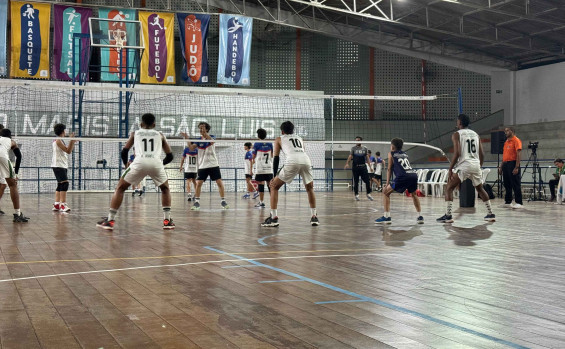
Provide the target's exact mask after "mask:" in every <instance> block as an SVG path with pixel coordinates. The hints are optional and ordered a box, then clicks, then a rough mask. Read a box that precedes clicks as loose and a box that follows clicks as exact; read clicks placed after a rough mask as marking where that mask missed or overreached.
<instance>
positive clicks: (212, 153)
mask: <svg viewBox="0 0 565 349" xmlns="http://www.w3.org/2000/svg"><path fill="white" fill-rule="evenodd" d="M198 129H199V130H200V139H201V141H200V142H192V143H190V145H189V148H190V149H191V150H194V149H198V176H197V178H196V193H195V196H194V204H193V205H192V207H191V208H190V209H191V210H192V211H198V210H200V193H201V191H202V184H204V182H205V181H206V180H207V179H208V177H210V179H211V180H213V181H215V182H216V185H217V186H218V191H219V192H220V199H221V201H220V205H221V206H222V208H223V209H228V208H230V206H229V205H228V203H227V202H226V198H225V197H224V182H222V173H221V171H220V164H219V163H218V157H217V156H216V145H215V143H214V142H213V141H214V139H215V137H214V135H211V134H209V132H210V129H211V127H210V125H209V124H208V123H206V122H201V123H199V124H198ZM181 135H182V136H183V137H184V138H189V137H188V134H186V133H184V132H183V133H181Z"/></svg>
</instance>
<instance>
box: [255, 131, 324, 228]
mask: <svg viewBox="0 0 565 349" xmlns="http://www.w3.org/2000/svg"><path fill="white" fill-rule="evenodd" d="M281 133H282V136H280V137H277V139H276V140H275V150H274V152H273V153H274V158H273V170H274V171H275V172H277V171H278V167H279V155H280V152H281V150H282V151H283V153H284V154H285V156H286V159H285V162H284V165H283V167H282V168H281V170H280V171H278V173H277V175H276V177H275V179H273V180H272V181H271V185H270V187H271V215H270V216H269V218H267V219H266V220H265V222H263V223H261V226H263V227H278V226H279V217H278V215H277V204H278V201H279V189H280V188H281V187H282V186H283V185H284V184H285V183H291V182H292V180H293V179H294V177H296V175H300V176H302V180H303V181H304V187H305V188H306V192H307V193H308V202H309V203H310V212H311V214H312V218H311V219H310V224H312V225H320V221H319V220H318V217H317V212H316V196H315V195H314V177H313V175H312V162H311V161H310V158H309V157H308V155H306V152H305V151H304V141H303V140H302V137H300V136H297V135H295V134H294V125H293V124H292V122H290V121H285V122H283V123H282V124H281Z"/></svg>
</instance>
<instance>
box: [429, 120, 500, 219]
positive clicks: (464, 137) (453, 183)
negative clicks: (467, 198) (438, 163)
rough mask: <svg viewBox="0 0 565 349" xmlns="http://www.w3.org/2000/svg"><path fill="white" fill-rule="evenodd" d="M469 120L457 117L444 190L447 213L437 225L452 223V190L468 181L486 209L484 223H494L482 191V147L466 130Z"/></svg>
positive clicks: (473, 135)
mask: <svg viewBox="0 0 565 349" xmlns="http://www.w3.org/2000/svg"><path fill="white" fill-rule="evenodd" d="M469 123H470V120H469V117H468V116H467V115H465V114H460V115H459V116H458V117H457V129H458V131H457V132H455V133H453V136H452V137H451V139H452V140H453V158H452V159H451V164H450V166H449V173H448V175H447V178H448V180H447V186H446V188H445V201H446V203H447V211H446V213H445V215H443V216H442V217H440V218H438V219H437V221H438V222H439V223H453V216H452V214H451V213H452V208H453V190H455V188H457V187H459V185H460V184H461V182H463V181H464V180H466V179H470V180H471V181H472V182H473V186H474V187H475V188H476V189H477V192H478V193H479V196H480V197H481V199H482V200H483V202H484V203H485V205H486V207H487V211H488V214H487V215H486V216H485V221H487V222H494V221H495V215H494V213H492V209H491V204H490V200H489V197H488V194H487V192H486V191H485V190H484V189H483V183H482V175H481V167H482V166H483V159H484V153H483V146H482V144H481V140H480V139H479V135H478V134H477V133H476V132H475V131H473V130H470V129H468V126H469Z"/></svg>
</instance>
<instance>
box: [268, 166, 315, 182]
mask: <svg viewBox="0 0 565 349" xmlns="http://www.w3.org/2000/svg"><path fill="white" fill-rule="evenodd" d="M296 175H300V176H301V177H302V180H303V182H304V184H305V185H306V184H308V183H311V182H313V181H314V176H313V175H312V165H310V164H285V165H284V166H283V167H282V168H281V170H280V171H279V173H278V174H277V177H279V178H280V180H281V181H283V182H285V183H286V184H290V183H291V182H292V180H293V179H294V177H296Z"/></svg>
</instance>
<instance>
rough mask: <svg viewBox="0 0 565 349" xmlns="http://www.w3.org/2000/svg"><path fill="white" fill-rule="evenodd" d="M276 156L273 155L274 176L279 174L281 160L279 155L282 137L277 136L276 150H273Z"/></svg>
mask: <svg viewBox="0 0 565 349" xmlns="http://www.w3.org/2000/svg"><path fill="white" fill-rule="evenodd" d="M273 153H274V156H273V176H275V177H276V176H277V172H279V161H280V157H279V155H280V154H281V137H277V139H275V150H274V151H273Z"/></svg>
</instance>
